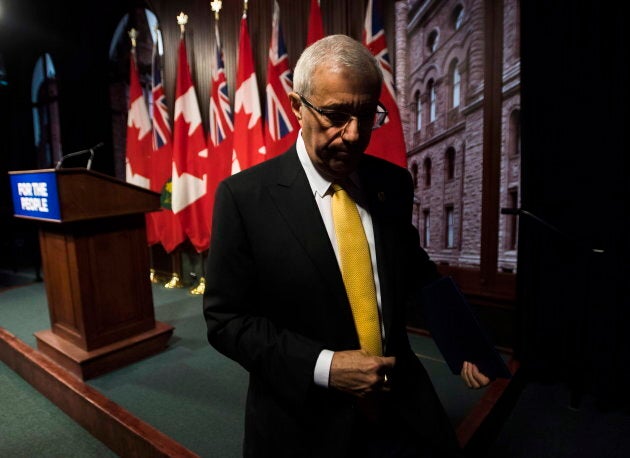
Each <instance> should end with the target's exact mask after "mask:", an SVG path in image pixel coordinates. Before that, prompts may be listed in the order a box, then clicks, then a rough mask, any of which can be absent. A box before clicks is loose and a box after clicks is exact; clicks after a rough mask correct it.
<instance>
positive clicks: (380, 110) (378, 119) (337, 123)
mask: <svg viewBox="0 0 630 458" xmlns="http://www.w3.org/2000/svg"><path fill="white" fill-rule="evenodd" d="M298 95H299V96H300V100H301V101H302V103H303V104H304V105H306V106H307V107H309V108H310V109H311V110H314V111H316V112H317V113H318V114H319V115H320V116H321V117H322V118H323V119H324V120H325V121H326V122H327V123H328V124H330V126H331V127H332V126H334V127H345V126H346V125H347V124H348V123H349V122H350V120H351V119H352V118H355V119H356V120H357V121H358V122H359V125H361V126H365V125H369V124H371V125H372V130H374V129H378V128H379V127H381V126H382V125H383V124H384V123H385V119H387V110H386V109H385V107H384V106H383V105H382V104H381V103H380V102H379V103H378V106H377V109H376V111H367V112H364V113H359V114H354V115H353V114H350V113H346V112H344V111H337V110H325V109H323V108H319V107H316V106H315V105H313V104H312V103H311V102H309V101H308V99H307V98H306V97H304V96H303V95H302V94H298Z"/></svg>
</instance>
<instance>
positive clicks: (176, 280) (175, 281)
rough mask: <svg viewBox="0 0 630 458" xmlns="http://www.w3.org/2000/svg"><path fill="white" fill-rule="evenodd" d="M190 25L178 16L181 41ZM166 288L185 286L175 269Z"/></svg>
mask: <svg viewBox="0 0 630 458" xmlns="http://www.w3.org/2000/svg"><path fill="white" fill-rule="evenodd" d="M187 23H188V15H187V14H185V13H184V12H183V11H180V13H179V14H178V15H177V24H178V25H179V38H180V40H181V39H182V38H184V32H185V31H186V24H187ZM173 261H174V262H173V263H174V264H175V263H177V264H179V265H180V266H181V261H180V262H177V260H176V259H173ZM164 287H165V288H169V289H172V288H183V287H184V284H183V282H182V280H181V278H180V276H179V273H178V272H177V271H175V269H173V273H172V277H171V279H170V280H169V281H168V282H167V283H165V284H164Z"/></svg>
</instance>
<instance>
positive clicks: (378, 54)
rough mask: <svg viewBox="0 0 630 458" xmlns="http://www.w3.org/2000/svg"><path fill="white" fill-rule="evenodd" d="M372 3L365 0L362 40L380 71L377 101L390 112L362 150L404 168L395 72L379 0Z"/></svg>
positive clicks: (402, 136)
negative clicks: (390, 57)
mask: <svg viewBox="0 0 630 458" xmlns="http://www.w3.org/2000/svg"><path fill="white" fill-rule="evenodd" d="M374 3H376V8H374V7H373V1H372V0H368V4H367V9H366V12H365V23H364V28H363V44H364V45H365V46H367V48H368V49H369V50H370V52H371V53H372V55H373V56H374V57H375V58H376V60H377V61H378V63H379V65H380V67H381V70H382V71H383V87H382V88H381V99H380V102H381V103H382V104H383V106H384V107H385V109H386V110H387V112H388V113H389V115H388V116H387V119H386V120H385V123H384V124H383V125H382V126H381V127H380V128H379V129H377V130H375V131H374V132H372V140H371V141H370V144H369V146H368V148H367V150H366V151H365V152H366V153H367V154H371V155H373V156H378V157H380V158H383V159H386V160H388V161H390V162H393V163H394V164H398V165H400V166H401V167H405V168H406V167H407V152H406V151H407V150H406V146H405V137H404V135H403V130H402V123H401V122H400V112H399V111H398V105H396V90H395V89H394V75H393V71H392V66H391V64H390V63H389V56H388V52H387V43H386V40H385V28H384V27H383V16H382V14H381V3H380V1H379V0H375V1H374Z"/></svg>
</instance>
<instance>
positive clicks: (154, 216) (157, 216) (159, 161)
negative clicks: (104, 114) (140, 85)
mask: <svg viewBox="0 0 630 458" xmlns="http://www.w3.org/2000/svg"><path fill="white" fill-rule="evenodd" d="M151 93H152V96H153V107H152V110H151V115H152V116H151V117H152V119H153V145H152V146H153V153H152V155H151V165H152V178H151V190H153V191H156V192H159V193H160V195H161V198H160V204H161V207H162V209H161V211H157V212H152V213H149V215H148V216H149V220H150V221H151V223H152V224H153V227H154V228H155V231H156V233H157V238H158V240H159V242H160V243H161V244H162V246H163V247H164V249H165V250H166V252H167V253H170V252H171V251H173V250H174V249H175V248H177V246H178V245H179V244H180V243H182V242H183V241H184V240H185V239H186V236H185V234H184V230H183V229H182V226H181V224H180V222H179V220H178V218H177V217H176V216H175V214H174V213H173V209H172V199H171V196H172V182H171V173H172V170H173V166H172V164H173V139H172V133H171V126H170V124H169V116H168V110H167V107H166V96H165V95H164V86H162V65H161V59H160V53H159V52H158V46H157V40H156V42H155V43H154V44H153V61H152V90H151Z"/></svg>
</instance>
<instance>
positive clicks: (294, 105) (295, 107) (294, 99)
mask: <svg viewBox="0 0 630 458" xmlns="http://www.w3.org/2000/svg"><path fill="white" fill-rule="evenodd" d="M289 100H290V101H291V111H293V114H294V115H295V117H296V118H297V120H298V122H299V123H300V126H301V125H302V112H301V110H300V108H301V107H302V101H301V100H300V96H299V95H298V94H297V92H290V93H289Z"/></svg>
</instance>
